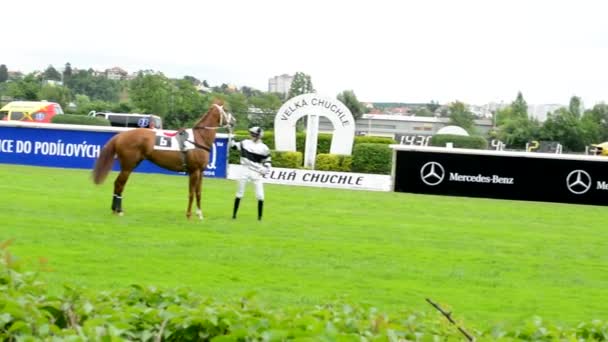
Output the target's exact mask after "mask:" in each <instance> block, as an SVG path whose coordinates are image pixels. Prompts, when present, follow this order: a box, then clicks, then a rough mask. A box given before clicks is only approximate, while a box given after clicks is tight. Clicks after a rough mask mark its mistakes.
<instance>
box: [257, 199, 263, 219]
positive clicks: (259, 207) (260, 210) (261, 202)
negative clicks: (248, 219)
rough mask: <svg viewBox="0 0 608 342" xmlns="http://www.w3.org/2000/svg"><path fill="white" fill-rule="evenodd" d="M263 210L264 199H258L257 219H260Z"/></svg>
mask: <svg viewBox="0 0 608 342" xmlns="http://www.w3.org/2000/svg"><path fill="white" fill-rule="evenodd" d="M263 211H264V201H263V200H258V221H260V220H261V219H262V212H263Z"/></svg>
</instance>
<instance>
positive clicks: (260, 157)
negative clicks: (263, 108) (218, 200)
mask: <svg viewBox="0 0 608 342" xmlns="http://www.w3.org/2000/svg"><path fill="white" fill-rule="evenodd" d="M263 134H264V131H263V130H262V129H261V128H260V127H251V128H250V129H249V136H250V138H249V139H245V140H243V141H239V142H235V141H232V143H231V145H232V146H231V147H232V148H233V149H237V150H239V151H241V165H243V166H244V168H243V169H244V170H243V174H242V175H241V177H240V179H238V183H237V184H238V187H237V191H236V197H235V199H234V208H233V210H232V218H233V219H236V213H237V211H238V210H239V204H240V202H241V198H243V196H244V195H245V185H246V184H247V182H248V181H251V182H253V185H254V186H255V196H256V198H257V200H258V220H261V219H262V212H263V211H264V183H263V177H264V175H266V174H268V173H269V172H270V167H271V164H270V149H269V148H268V146H266V144H264V143H263V142H262V136H263Z"/></svg>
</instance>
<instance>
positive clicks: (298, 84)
mask: <svg viewBox="0 0 608 342" xmlns="http://www.w3.org/2000/svg"><path fill="white" fill-rule="evenodd" d="M314 92H315V88H314V87H313V85H312V80H311V79H310V76H309V75H307V74H305V73H303V72H296V74H295V75H294V77H293V81H292V82H291V87H290V88H289V93H288V94H287V99H291V98H292V97H296V96H298V95H302V94H308V93H314Z"/></svg>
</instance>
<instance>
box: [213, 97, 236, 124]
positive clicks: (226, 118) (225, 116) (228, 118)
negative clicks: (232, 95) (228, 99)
mask: <svg viewBox="0 0 608 342" xmlns="http://www.w3.org/2000/svg"><path fill="white" fill-rule="evenodd" d="M213 106H214V107H215V108H216V109H217V110H218V111H219V112H220V113H219V117H220V119H219V123H218V126H219V127H229V128H232V127H234V125H235V124H236V119H235V118H234V116H232V114H231V113H230V112H227V111H225V110H224V106H222V105H219V104H217V103H214V104H213Z"/></svg>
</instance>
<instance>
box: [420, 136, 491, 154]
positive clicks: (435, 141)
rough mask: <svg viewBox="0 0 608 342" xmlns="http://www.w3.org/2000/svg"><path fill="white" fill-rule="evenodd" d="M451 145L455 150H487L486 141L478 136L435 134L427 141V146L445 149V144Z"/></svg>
mask: <svg viewBox="0 0 608 342" xmlns="http://www.w3.org/2000/svg"><path fill="white" fill-rule="evenodd" d="M449 142H451V143H453V144H454V147H457V148H473V149H481V150H485V149H486V148H488V142H487V141H486V139H485V138H484V137H482V136H479V135H473V136H462V135H454V134H437V135H434V136H433V137H432V138H431V140H429V146H440V147H445V145H446V143H449Z"/></svg>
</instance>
